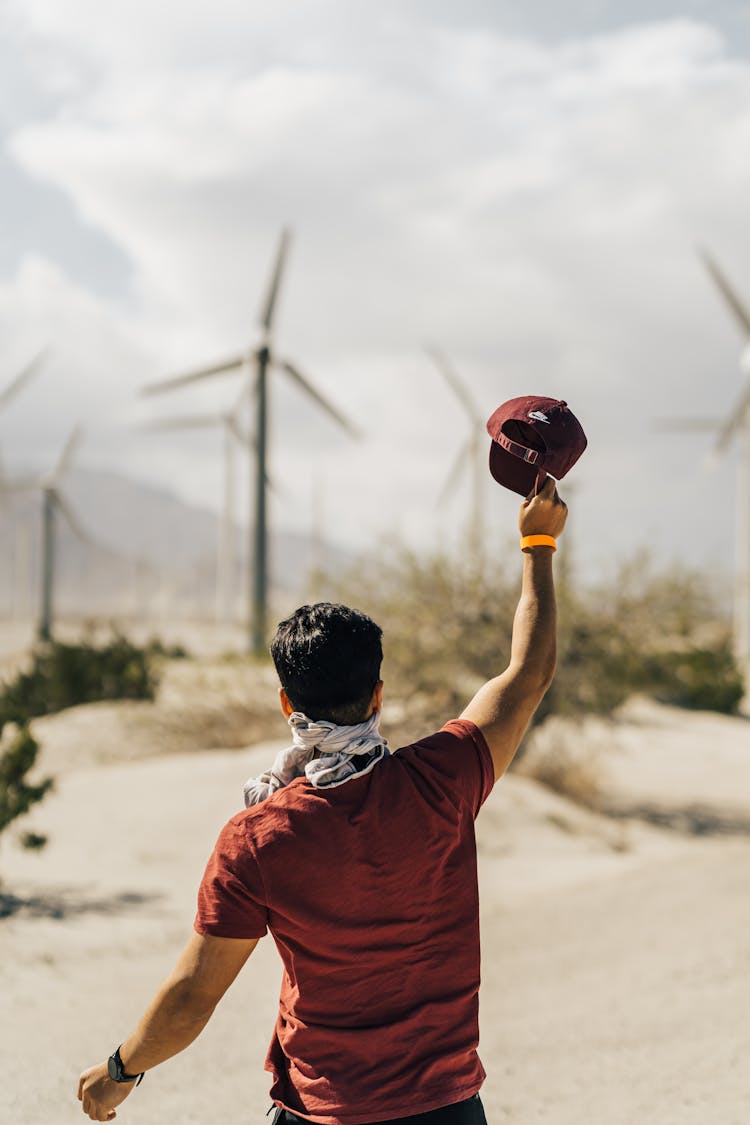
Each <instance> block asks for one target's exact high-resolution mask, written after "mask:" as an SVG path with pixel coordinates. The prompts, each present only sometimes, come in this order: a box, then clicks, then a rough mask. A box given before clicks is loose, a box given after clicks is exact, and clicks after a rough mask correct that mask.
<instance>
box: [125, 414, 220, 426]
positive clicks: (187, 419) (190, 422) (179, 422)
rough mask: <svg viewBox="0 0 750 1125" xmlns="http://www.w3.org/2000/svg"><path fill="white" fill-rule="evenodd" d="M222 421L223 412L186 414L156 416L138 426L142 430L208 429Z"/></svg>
mask: <svg viewBox="0 0 750 1125" xmlns="http://www.w3.org/2000/svg"><path fill="white" fill-rule="evenodd" d="M223 421H224V415H223V414H187V415H183V416H182V417H177V418H156V419H154V420H153V421H151V422H143V423H141V425H140V426H139V427H138V428H139V429H142V430H208V429H214V428H215V427H216V426H220V425H221V424H222V422H223Z"/></svg>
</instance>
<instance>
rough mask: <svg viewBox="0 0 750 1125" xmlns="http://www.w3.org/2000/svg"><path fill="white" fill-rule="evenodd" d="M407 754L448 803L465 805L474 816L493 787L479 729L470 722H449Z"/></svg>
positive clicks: (487, 750)
mask: <svg viewBox="0 0 750 1125" xmlns="http://www.w3.org/2000/svg"><path fill="white" fill-rule="evenodd" d="M407 752H408V753H409V754H413V756H414V760H415V761H416V762H418V763H419V765H420V767H421V768H422V769H429V771H430V773H431V775H432V778H433V780H434V781H436V782H437V783H438V784H439V786H440V788H441V789H442V791H443V792H444V793H445V795H446V797H447V798H448V799H449V800H452V801H453V802H454V803H456V804H460V805H464V806H468V807H469V809H470V810H471V813H472V815H473V816H475V817H476V816H477V814H478V813H479V810H480V808H481V807H482V805H483V804H484V802H485V801H486V800H487V798H488V797H489V795H490V793H491V792H492V787H493V785H494V784H495V770H494V767H493V764H492V756H491V754H490V750H489V747H488V745H487V742H486V739H485V737H484V735H483V734H482V732H481V730H480V729H479V727H478V726H476V725H475V724H474V723H472V722H471V721H470V720H469V719H451V720H450V722H448V723H446V724H445V726H444V727H443V728H442V729H441V730H439V731H438V732H437V734H433V735H430V737H429V738H424V739H422V740H421V741H420V742H416V743H415V744H414V745H413V746H410V747H408V750H407Z"/></svg>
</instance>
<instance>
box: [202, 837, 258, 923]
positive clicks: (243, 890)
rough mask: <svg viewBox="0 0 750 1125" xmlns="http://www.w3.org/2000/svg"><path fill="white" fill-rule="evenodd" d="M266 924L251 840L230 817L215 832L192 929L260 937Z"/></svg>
mask: <svg viewBox="0 0 750 1125" xmlns="http://www.w3.org/2000/svg"><path fill="white" fill-rule="evenodd" d="M267 926H268V907H267V905H266V900H265V891H264V888H263V880H262V878H261V874H260V870H259V868H258V861H257V858H256V856H255V852H254V849H253V847H252V841H251V839H250V838H249V836H248V833H247V832H246V831H245V830H244V826H243V824H242V823H240V824H238V823H237V822H236V821H235V820H230V821H229V823H228V824H225V825H224V827H223V828H222V830H221V832H220V833H219V838H218V840H217V841H216V846H215V848H214V850H213V852H212V853H211V857H210V859H209V861H208V863H207V865H206V870H205V872H204V875H203V878H202V880H201V884H200V887H199V888H198V912H197V914H196V916H195V922H194V928H195V930H196V931H197V933H199V934H207V935H209V936H210V937H227V938H260V937H263V935H264V934H265V932H266V929H267Z"/></svg>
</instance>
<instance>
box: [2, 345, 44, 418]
mask: <svg viewBox="0 0 750 1125" xmlns="http://www.w3.org/2000/svg"><path fill="white" fill-rule="evenodd" d="M46 355H47V349H46V348H43V349H42V350H41V351H40V352H37V354H36V355H35V356H34V358H33V359H32V360H31V361H30V362H29V363H27V364H26V366H25V367H24V368H23V370H22V371H21V372H20V374H19V375H16V377H15V379H13V380H12V381H11V382H10V383H9V384H8V386H7V387H6V388H5V390H4V391H0V410H1V409H2V408H3V407H4V406H7V405H8V403H9V402H10V401H11V399H12V398H14V397H15V396H16V395H17V394H18V392H19V391H20V390H21V388H22V387H23V386H24V385H25V384H26V383H27V382H28V381H29V379H31V377H32V376H33V375H34V374H35V373H36V372H37V371H38V370H39V368H40V367H41V365H42V360H44V359H45V357H46Z"/></svg>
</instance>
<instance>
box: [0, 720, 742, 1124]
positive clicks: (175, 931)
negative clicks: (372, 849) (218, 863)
mask: <svg viewBox="0 0 750 1125" xmlns="http://www.w3.org/2000/svg"><path fill="white" fill-rule="evenodd" d="M79 710H80V709H79ZM638 714H639V716H640V717H639V718H638V717H637V716H634V715H631V716H630V717H629V718H628V717H627V716H626V718H625V719H624V720H623V722H622V723H621V724H618V725H616V726H615V727H612V728H608V730H609V732H610V735H611V736H612V737H613V739H614V742H615V743H616V746H615V749H614V750H612V751H611V753H610V756H609V759H608V760H610V762H611V764H612V769H611V770H610V771H609V772H608V773H607V792H608V794H609V797H610V798H611V799H612V800H613V801H614V800H615V799H616V798H617V799H620V800H621V801H622V802H623V803H627V802H629V801H632V802H633V803H637V802H641V803H644V802H647V801H651V802H657V803H658V802H660V801H671V802H672V806H673V807H677V806H678V804H679V801H680V800H681V801H683V803H684V802H687V803H690V802H692V801H693V800H694V797H695V796H696V794H698V793H700V794H701V795H702V796H703V797H705V796H706V795H711V799H712V800H714V801H715V802H716V804H717V806H718V804H720V803H722V802H724V803H725V804H723V805H722V807H726V802H729V798H730V797H731V804H732V808H733V809H734V811H735V812H738V811H739V812H743V813H744V812H745V811H746V812H747V814H748V816H750V786H749V785H748V781H750V738H749V737H748V731H749V730H750V726H748V724H747V723H746V722H743V721H742V720H725V719H721V718H718V717H712V716H702V715H701V716H685V715H683V714H682V713H675V712H672V711H668V710H663V709H656V710H653V711H651V712H649V716H646V714H645V713H644V712H643V711H641V712H639V713H638ZM45 722H47V723H48V731H47V733H48V734H49V730H50V729H51V727H52V724H53V720H45ZM54 723H55V724H57V725H58V727H59V728H60V729H59V730H58V742H57V750H55V749H54V746H53V742H54V739H52V738H49V739H48V741H49V746H48V749H47V750H46V751H45V754H46V768H52V763H53V761H55V760H56V761H57V762H58V763H59V762H60V761H61V760H62V756H64V755H63V751H62V750H60V747H61V746H65V745H66V740H67V744H68V745H70V743H71V740H72V741H75V739H76V738H77V739H79V740H80V746H79V755H78V757H77V758H76V759H71V758H70V756H68V760H67V769H65V770H63V771H56V772H59V783H58V787H57V791H56V792H55V794H54V795H52V796H51V797H49V798H48V799H47V800H46V801H45V802H44V804H43V805H41V806H39V807H38V808H37V810H36V811H35V812H34V814H33V817H31V818H30V820H31V821H32V822H33V824H29V825H28V827H31V826H33V827H34V828H36V829H37V830H39V831H44V832H46V833H48V834H49V836H50V843H49V845H48V847H47V849H45V850H44V851H43V852H41V853H39V854H33V853H28V852H23V851H21V850H20V849H16V848H11V847H10V846H9V844H7V843H6V841H5V840H3V848H2V854H1V855H0V862H1V864H2V874H3V880H4V882H3V886H2V888H0V889H2V890H3V891H4V892H5V898H4V900H3V901H4V903H5V907H6V909H7V911H8V912H9V916H8V917H6V918H5V919H4V920H2V921H0V943H1V947H2V951H3V956H2V959H1V960H0V992H1V994H2V996H3V1017H4V1018H3V1020H2V1025H1V1030H0V1047H1V1050H2V1058H3V1062H4V1066H3V1071H4V1075H5V1079H4V1082H3V1083H2V1086H1V1087H0V1120H1V1121H3V1122H5V1121H8V1122H14V1123H21V1125H37V1123H38V1125H42V1123H45V1125H47V1123H49V1122H53V1123H54V1125H67V1123H68V1122H74V1121H78V1120H81V1121H82V1120H85V1118H84V1117H83V1115H82V1113H81V1111H80V1107H79V1104H78V1102H77V1101H76V1100H75V1086H76V1080H77V1075H78V1072H79V1071H80V1069H81V1068H83V1067H84V1066H86V1065H89V1064H90V1063H92V1062H94V1061H97V1060H98V1059H100V1058H101V1057H103V1056H104V1055H106V1054H107V1053H108V1052H109V1051H110V1050H111V1049H112V1048H113V1047H114V1046H116V1044H117V1043H118V1042H119V1041H120V1040H121V1039H122V1038H123V1037H124V1036H125V1035H126V1034H127V1032H128V1031H129V1029H130V1027H131V1025H132V1024H133V1022H134V1021H135V1019H136V1018H137V1017H138V1015H139V1014H140V1011H141V1009H142V1008H143V1006H144V1004H145V1003H146V1002H147V1000H148V999H149V998H150V995H151V992H152V991H153V989H154V988H155V986H156V984H157V983H158V982H159V980H160V978H161V977H162V976H163V975H164V974H165V972H166V971H167V970H168V968H169V967H170V965H171V962H172V960H173V959H174V957H175V956H176V953H177V951H178V950H179V948H180V946H181V944H182V942H183V941H184V940H185V939H186V937H187V935H188V933H189V931H190V927H191V923H192V916H193V908H194V896H195V890H196V886H197V883H198V879H199V877H200V874H201V871H202V867H203V864H204V862H205V859H206V857H207V855H208V853H209V851H210V848H211V846H212V844H213V840H214V837H215V835H216V832H217V831H218V829H219V827H220V826H221V824H222V823H223V822H224V820H225V819H226V818H227V817H228V816H229V815H230V814H231V813H232V812H233V811H236V809H237V808H238V807H239V806H240V804H241V796H240V789H241V783H242V781H243V780H244V778H245V777H246V776H247V775H248V774H249V773H250V772H252V771H253V770H256V769H258V768H259V767H261V766H262V765H264V764H266V763H267V762H268V761H269V760H270V758H271V756H272V754H273V753H274V750H275V748H276V744H264V745H262V746H258V747H256V748H255V749H253V750H251V751H247V750H240V751H226V750H225V751H212V752H194V753H190V754H171V755H169V756H154V757H151V758H140V759H138V760H132V761H124V762H120V763H118V762H117V761H114V760H113V757H114V754H107V755H105V756H103V759H104V760H102V756H101V755H100V760H99V764H95V762H96V756H95V755H94V754H93V751H91V749H90V740H91V739H92V738H93V736H94V734H95V726H96V724H89V725H88V726H87V723H88V719H85V720H84V719H82V718H81V717H80V716H76V715H75V714H74V713H71V714H68V715H62V716H57V717H56V719H55V720H54ZM66 724H67V733H65V727H66ZM639 732H640V733H639ZM112 745H113V747H114V742H113V743H112ZM87 746H88V747H89V749H88V750H87V749H86V747H87ZM602 752H603V751H602ZM745 756H747V764H745V761H744V758H745ZM641 770H642V771H643V776H638V777H635V776H633V775H634V774H636V773H638V772H639V771H641ZM717 775H718V776H717ZM730 775H731V784H730V783H729V781H728V778H729V777H730ZM722 777H723V778H724V780H723V781H722V780H721V779H722ZM646 778H647V780H646ZM688 778H690V779H691V780H690V784H688ZM730 791H731V792H730ZM478 838H479V848H480V878H481V890H482V910H483V918H482V926H483V957H484V972H483V992H482V1047H481V1054H482V1057H483V1060H484V1062H485V1066H486V1069H487V1071H488V1073H489V1078H488V1081H487V1083H486V1085H485V1090H484V1099H485V1104H486V1106H487V1109H488V1118H489V1120H490V1123H491V1125H492V1123H493V1122H494V1123H499V1122H518V1123H519V1125H520V1123H523V1125H526V1123H530V1122H544V1123H554V1125H569V1123H570V1125H572V1123H574V1122H575V1123H576V1125H581V1123H587V1122H591V1123H592V1125H593V1123H597V1125H598V1123H602V1122H606V1123H608V1125H620V1123H622V1125H626V1123H627V1125H632V1123H633V1122H636V1121H637V1122H639V1123H653V1125H671V1123H673V1122H674V1123H678V1122H679V1123H682V1122H685V1123H686V1125H693V1123H695V1125H698V1123H700V1125H725V1123H726V1125H730V1123H736V1125H740V1123H743V1125H744V1123H745V1122H747V1121H748V1120H750V1073H749V1072H748V1068H747V1065H746V1060H745V1055H746V1050H745V1048H746V1045H747V1042H748V1039H749V1038H750V972H749V971H748V970H750V943H749V942H748V938H747V935H748V933H750V895H748V872H750V837H747V838H746V837H744V836H743V835H734V836H727V835H721V836H717V837H713V838H710V839H706V838H695V837H691V836H687V835H684V834H682V833H679V832H674V831H669V832H666V831H663V830H658V829H656V828H654V827H652V826H649V825H648V824H644V823H641V822H639V821H637V820H629V819H612V818H609V817H604V816H601V815H599V814H596V813H593V812H590V811H586V810H583V809H581V808H579V807H577V806H575V805H573V804H572V803H570V802H569V801H567V800H565V799H563V798H561V797H559V796H557V795H555V794H553V793H551V792H549V791H548V790H546V789H544V788H542V787H540V786H539V785H538V784H536V783H535V782H533V781H531V780H529V779H527V778H522V777H517V776H510V777H508V778H506V779H504V780H503V782H501V783H500V784H499V785H498V786H497V787H496V790H495V793H494V794H493V796H492V798H491V799H490V802H489V803H488V805H487V806H486V807H485V809H484V810H483V812H482V815H481V817H480V821H479V826H478ZM279 976H280V967H279V962H278V960H277V957H276V954H275V951H274V949H273V946H272V943H271V941H270V940H269V939H266V940H265V941H263V942H261V944H260V946H259V948H258V950H257V951H256V953H255V954H254V955H253V957H252V958H251V961H250V963H249V964H248V966H247V968H246V969H245V970H244V972H243V973H242V975H241V977H240V980H239V981H238V982H237V984H236V985H235V986H234V988H233V989H232V990H231V992H230V994H229V995H228V996H227V997H226V998H225V1000H224V1001H223V1002H222V1004H221V1006H220V1008H219V1010H218V1011H217V1013H216V1014H215V1016H214V1018H213V1019H212V1021H211V1023H210V1024H209V1026H208V1028H207V1029H206V1031H205V1032H204V1034H203V1035H202V1036H201V1038H200V1039H199V1040H198V1042H197V1043H196V1044H195V1045H194V1046H193V1047H192V1048H191V1049H190V1050H189V1051H188V1052H186V1053H185V1054H184V1055H182V1056H180V1057H178V1058H177V1059H174V1060H172V1061H171V1062H169V1063H167V1064H165V1065H164V1066H163V1067H161V1068H159V1069H158V1070H157V1071H155V1072H154V1073H152V1074H149V1075H148V1076H147V1078H146V1080H145V1081H144V1083H143V1085H142V1086H141V1087H140V1088H139V1089H138V1090H137V1091H135V1092H134V1094H133V1095H132V1097H131V1098H130V1099H129V1100H128V1102H127V1103H126V1104H125V1105H124V1106H123V1107H122V1109H121V1110H120V1112H119V1115H118V1119H119V1120H122V1121H133V1122H134V1123H141V1125H156V1123H157V1122H158V1123H159V1125H163V1122H165V1121H176V1122H177V1121H179V1122H180V1123H181V1125H189V1123H192V1122H195V1123H198V1122H201V1123H203V1122H205V1121H209V1120H210V1121H214V1122H217V1123H218V1122H225V1121H226V1122H229V1121H238V1122H242V1121H247V1122H248V1123H250V1122H260V1121H261V1120H262V1118H263V1114H264V1113H265V1110H266V1109H267V1107H268V1104H269V1103H268V1098H267V1094H266V1091H267V1087H268V1082H267V1078H266V1076H265V1074H264V1073H263V1071H262V1060H263V1056H264V1054H265V1048H266V1045H267V1041H268V1038H269V1036H270V1030H271V1026H272V1022H273V1013H274V1006H275V998H276V993H277V988H278V980H279Z"/></svg>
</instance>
